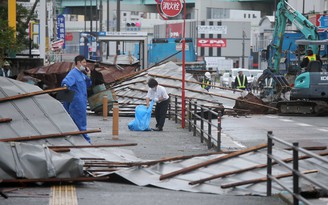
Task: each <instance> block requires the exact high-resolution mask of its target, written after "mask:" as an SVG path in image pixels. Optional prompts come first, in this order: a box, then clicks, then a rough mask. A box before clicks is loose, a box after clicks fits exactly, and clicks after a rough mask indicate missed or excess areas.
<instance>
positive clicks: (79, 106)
mask: <svg viewBox="0 0 328 205" xmlns="http://www.w3.org/2000/svg"><path fill="white" fill-rule="evenodd" d="M61 85H62V86H65V85H66V86H67V87H68V89H69V90H72V91H74V98H73V100H72V102H64V107H65V109H66V110H67V112H68V113H69V114H70V116H71V117H72V119H73V121H74V122H75V124H76V125H77V127H78V128H79V130H80V131H84V130H86V128H87V112H86V110H87V88H88V87H90V86H91V85H92V81H91V79H90V78H89V77H88V76H87V75H85V74H84V73H82V72H81V71H80V70H79V69H78V68H76V67H75V68H73V69H72V70H71V71H70V72H69V73H68V74H67V76H66V77H65V78H64V79H63V81H62V83H61ZM83 136H84V138H85V139H86V140H87V141H88V142H90V143H91V140H90V138H89V136H88V135H87V134H83Z"/></svg>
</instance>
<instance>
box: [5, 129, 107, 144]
mask: <svg viewBox="0 0 328 205" xmlns="http://www.w3.org/2000/svg"><path fill="white" fill-rule="evenodd" d="M95 132H101V129H94V130H85V131H73V132H62V133H55V134H47V135H35V136H27V137H13V138H5V139H0V142H12V141H28V140H39V139H47V138H55V137H65V136H68V135H79V134H86V133H95Z"/></svg>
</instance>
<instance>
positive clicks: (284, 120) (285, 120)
mask: <svg viewBox="0 0 328 205" xmlns="http://www.w3.org/2000/svg"><path fill="white" fill-rule="evenodd" d="M280 120H281V121H283V122H294V120H289V119H280Z"/></svg>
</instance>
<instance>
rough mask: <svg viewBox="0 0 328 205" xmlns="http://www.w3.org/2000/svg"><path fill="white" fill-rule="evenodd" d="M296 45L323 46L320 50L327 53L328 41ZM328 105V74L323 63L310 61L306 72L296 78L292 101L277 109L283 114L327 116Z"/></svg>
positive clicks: (311, 41)
mask: <svg viewBox="0 0 328 205" xmlns="http://www.w3.org/2000/svg"><path fill="white" fill-rule="evenodd" d="M296 44H302V45H305V46H309V45H314V46H323V47H322V48H323V49H319V50H322V51H326V50H327V45H328V40H315V41H313V40H297V41H296ZM319 55H320V54H319ZM299 62H300V59H299ZM327 103H328V72H325V71H324V69H323V68H322V62H320V61H318V60H315V61H310V62H309V64H308V65H307V67H306V69H305V70H304V72H302V73H300V74H299V75H298V76H296V79H295V83H294V87H293V88H292V90H291V92H290V101H285V102H279V103H278V104H277V108H278V109H279V112H280V113H282V114H303V115H304V114H310V115H311V114H314V115H326V114H328V104H327Z"/></svg>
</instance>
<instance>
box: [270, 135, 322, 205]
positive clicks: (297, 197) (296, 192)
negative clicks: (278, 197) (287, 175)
mask: <svg viewBox="0 0 328 205" xmlns="http://www.w3.org/2000/svg"><path fill="white" fill-rule="evenodd" d="M267 137H268V152H267V165H268V166H267V178H268V180H267V196H271V194H272V182H276V183H277V184H279V185H280V186H281V187H283V188H284V189H285V190H286V191H288V192H289V193H290V194H291V195H292V196H293V204H294V205H298V204H299V202H300V201H301V202H303V203H305V204H309V205H310V204H311V203H310V202H309V201H308V200H307V199H305V198H304V197H303V196H301V194H300V188H299V181H300V179H303V180H306V181H308V182H310V183H311V184H312V185H315V186H317V187H319V188H321V189H323V190H325V191H328V187H327V186H326V185H324V184H322V183H321V182H320V181H318V180H316V179H314V178H311V177H308V176H306V175H305V173H302V172H301V171H300V170H299V160H300V156H299V154H300V153H303V154H305V155H307V157H309V158H310V157H311V158H314V159H316V160H318V162H320V163H326V164H328V160H327V159H326V158H323V157H322V156H320V155H318V154H316V153H313V152H310V151H308V150H306V149H304V148H301V147H299V143H298V142H294V143H292V144H291V143H288V142H286V141H283V140H281V139H278V138H277V137H274V135H273V132H272V131H269V132H268V134H267ZM274 143H280V144H283V145H285V146H287V147H288V148H290V149H291V150H292V151H293V157H292V162H293V165H292V166H290V165H288V164H287V163H286V162H285V161H283V160H280V159H279V158H278V157H276V156H274V155H273V145H274ZM273 161H274V163H275V164H279V165H282V166H284V167H286V168H287V169H288V170H290V171H291V172H292V174H291V175H292V177H293V189H292V190H291V189H290V188H288V187H287V186H286V185H284V184H283V183H282V182H281V181H279V178H278V177H275V176H273V175H272V165H273ZM318 167H322V166H318ZM322 171H323V170H322ZM325 172H327V170H325Z"/></svg>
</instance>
